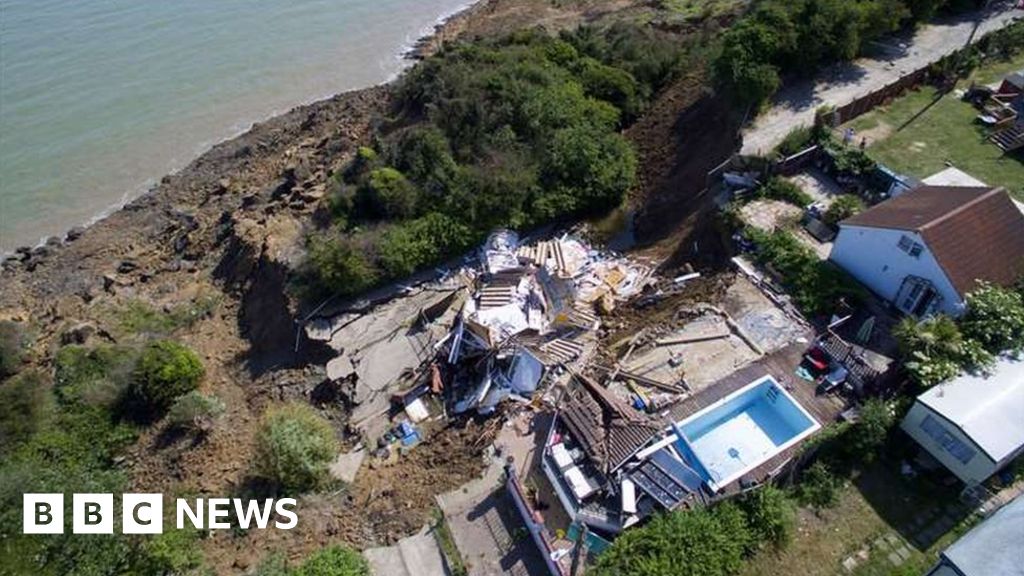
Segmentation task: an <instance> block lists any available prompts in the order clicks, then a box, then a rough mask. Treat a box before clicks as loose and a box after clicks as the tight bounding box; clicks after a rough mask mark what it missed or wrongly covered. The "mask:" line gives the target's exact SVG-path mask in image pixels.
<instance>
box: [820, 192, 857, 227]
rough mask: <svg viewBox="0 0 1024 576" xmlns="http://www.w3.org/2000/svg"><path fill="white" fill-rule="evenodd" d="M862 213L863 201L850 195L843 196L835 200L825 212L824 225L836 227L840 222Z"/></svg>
mask: <svg viewBox="0 0 1024 576" xmlns="http://www.w3.org/2000/svg"><path fill="white" fill-rule="evenodd" d="M862 211H864V201H863V200H861V199H860V198H859V197H857V196H854V195H852V194H843V195H842V196H840V197H839V198H836V200H835V201H834V202H832V204H831V205H830V206H829V207H828V210H826V211H825V223H826V224H828V225H829V226H838V225H839V223H840V222H842V221H843V220H846V219H847V218H850V217H851V216H856V215H857V214H860V213H861V212H862Z"/></svg>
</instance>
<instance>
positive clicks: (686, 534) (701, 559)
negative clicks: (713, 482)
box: [594, 502, 750, 576]
mask: <svg viewBox="0 0 1024 576" xmlns="http://www.w3.org/2000/svg"><path fill="white" fill-rule="evenodd" d="M749 543H750V535H749V532H748V530H747V528H746V524H745V523H744V522H743V517H742V514H739V513H738V511H737V509H736V507H735V505H733V504H731V503H729V502H724V503H722V504H720V505H718V506H715V507H714V508H698V509H696V510H689V511H679V512H673V513H668V514H660V515H658V516H655V517H654V518H653V519H652V520H651V521H650V522H649V523H647V524H646V525H644V526H642V527H639V528H633V529H631V530H628V531H626V532H624V533H623V534H622V535H620V536H619V537H618V538H616V539H615V542H614V543H613V544H612V546H611V548H609V549H608V550H607V551H606V552H604V553H603V554H601V556H599V557H598V559H597V564H596V566H595V567H594V574H596V575H597V576H690V575H694V576H697V575H700V576H725V575H728V574H733V573H735V572H736V571H738V570H739V568H740V567H741V566H742V564H743V557H744V555H745V554H747V553H748V552H749V548H748V545H749Z"/></svg>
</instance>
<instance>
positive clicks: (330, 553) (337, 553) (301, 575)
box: [292, 546, 370, 576]
mask: <svg viewBox="0 0 1024 576" xmlns="http://www.w3.org/2000/svg"><path fill="white" fill-rule="evenodd" d="M292 574H294V576H369V574H370V566H369V564H367V562H366V559H365V558H363V556H362V554H360V553H359V552H356V551H355V550H352V549H350V548H347V547H345V546H331V547H329V548H324V549H323V550H320V551H319V552H315V553H313V554H312V555H311V556H310V557H309V558H307V559H306V560H305V561H304V562H303V563H302V565H301V566H299V567H298V568H296V569H295V570H294V572H293V573H292Z"/></svg>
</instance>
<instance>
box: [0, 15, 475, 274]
mask: <svg viewBox="0 0 1024 576" xmlns="http://www.w3.org/2000/svg"><path fill="white" fill-rule="evenodd" d="M494 1H495V0H467V2H465V3H464V4H463V5H462V6H460V7H458V8H456V9H455V10H453V11H451V12H450V13H447V14H442V15H441V16H438V17H437V18H435V19H434V21H433V23H430V24H426V25H424V26H423V27H422V28H421V29H420V33H419V36H418V37H417V38H416V40H413V41H409V42H405V43H403V44H402V45H401V46H399V48H398V50H397V51H396V52H395V53H394V54H393V57H394V58H395V59H396V60H398V61H399V62H400V63H401V68H400V69H399V70H398V71H396V72H394V73H393V74H391V75H390V76H388V77H387V78H386V79H385V80H384V81H382V82H378V83H376V84H370V85H367V86H362V87H358V88H352V89H350V90H343V91H341V92H334V93H328V94H322V95H316V96H312V97H310V98H309V99H307V100H303V101H301V102H297V103H295V104H294V105H292V106H290V107H289V108H287V109H284V110H276V111H274V112H272V113H271V114H269V115H268V116H266V117H263V118H262V119H259V120H255V121H252V122H250V123H249V125H248V126H247V127H245V128H240V129H238V130H237V131H235V132H234V133H232V134H231V135H230V136H226V137H224V138H221V139H218V140H216V141H213V142H201V143H199V144H197V145H196V152H195V153H194V154H192V155H190V156H189V158H188V160H187V161H186V162H185V163H184V164H183V165H182V166H180V167H179V168H177V169H173V170H169V171H167V172H164V173H162V174H159V175H154V176H151V177H149V178H147V179H146V182H148V183H149V184H148V185H147V184H143V186H144V188H143V189H137V190H135V191H132V190H130V189H129V190H126V191H124V192H123V193H122V194H121V196H120V199H119V200H118V201H117V202H114V203H112V204H110V205H108V206H107V207H105V208H101V209H99V210H97V211H96V212H95V213H94V214H93V215H92V216H91V217H90V218H88V219H87V220H85V221H84V222H82V223H80V224H72V225H69V226H66V227H65V228H64V229H63V231H62V232H58V233H55V234H44V235H42V236H40V237H39V240H38V241H37V242H36V243H34V244H22V245H20V246H17V245H16V246H14V247H13V248H10V249H6V250H0V265H2V264H4V263H6V262H7V261H9V260H11V259H16V260H18V261H23V260H25V259H27V258H28V257H29V256H30V255H32V254H34V253H38V252H39V251H40V250H42V249H46V248H58V247H60V246H63V245H66V244H68V243H70V242H74V241H75V240H77V239H78V238H79V237H80V236H81V235H82V234H84V233H85V232H86V231H87V230H89V229H91V228H92V227H94V226H96V225H97V224H99V223H100V222H103V221H104V220H106V219H107V218H110V217H111V216H112V215H114V214H116V213H118V212H120V211H122V210H125V209H126V208H127V207H128V206H129V205H131V204H132V203H133V202H136V201H138V200H140V199H143V198H145V197H146V196H149V195H151V194H152V193H153V192H154V191H155V190H157V189H158V188H159V187H160V185H161V183H163V182H165V181H166V180H167V179H168V178H172V177H176V176H180V175H181V174H182V172H184V171H186V170H188V169H189V168H190V167H192V166H193V165H194V164H195V163H196V162H197V161H198V160H200V159H202V158H203V157H205V156H206V155H207V154H209V153H210V152H211V151H213V150H214V149H215V148H217V147H219V146H223V145H225V144H228V143H230V142H232V141H235V140H238V139H240V138H242V137H244V136H246V135H247V134H249V133H251V132H252V131H253V130H254V129H255V128H257V127H258V126H260V125H261V124H265V123H267V122H271V121H274V120H276V119H280V118H282V117H284V116H287V115H289V114H291V113H293V112H295V111H296V110H298V109H300V108H305V107H309V106H314V105H316V104H320V103H324V102H327V101H330V100H333V99H336V98H339V97H341V96H344V95H349V94H354V93H358V92H362V91H365V90H373V89H377V88H382V87H386V86H389V85H391V84H393V83H395V82H396V81H398V80H399V79H400V78H401V77H402V76H403V75H404V74H405V73H406V72H407V71H408V70H409V69H410V68H411V67H413V66H415V65H416V63H418V62H420V61H422V60H424V59H425V58H427V57H429V56H430V55H432V54H434V53H435V52H437V51H438V50H439V49H440V48H441V47H442V46H443V44H444V43H445V42H448V41H451V40H454V39H455V38H457V37H458V36H459V35H460V34H461V33H462V32H463V31H464V30H465V29H466V24H467V22H468V20H469V19H470V18H471V17H472V16H473V15H475V14H476V13H478V12H480V11H483V10H484V9H485V8H486V7H487V6H489V5H491V4H492V3H493V2H494Z"/></svg>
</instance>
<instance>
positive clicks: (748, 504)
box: [739, 485, 796, 548]
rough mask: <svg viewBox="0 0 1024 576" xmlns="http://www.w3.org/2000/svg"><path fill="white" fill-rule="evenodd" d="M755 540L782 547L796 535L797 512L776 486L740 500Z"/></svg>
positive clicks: (750, 493) (755, 492) (749, 493)
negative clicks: (794, 530)
mask: <svg viewBox="0 0 1024 576" xmlns="http://www.w3.org/2000/svg"><path fill="white" fill-rule="evenodd" d="M739 506H740V508H741V509H742V510H743V513H744V514H745V515H746V517H747V525H748V527H749V529H750V532H751V535H752V537H753V541H754V542H757V543H759V544H760V543H768V544H771V545H772V546H774V547H775V548H783V547H785V545H786V544H788V543H789V541H790V540H791V539H792V538H793V527H794V525H795V522H796V511H795V510H794V509H793V504H792V503H791V502H790V501H789V498H787V497H786V493H785V492H783V491H782V490H779V489H778V488H775V487H774V486H770V485H768V486H764V487H762V488H760V489H758V490H755V491H753V492H748V493H747V494H746V495H744V496H743V497H742V498H741V499H740V500H739Z"/></svg>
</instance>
